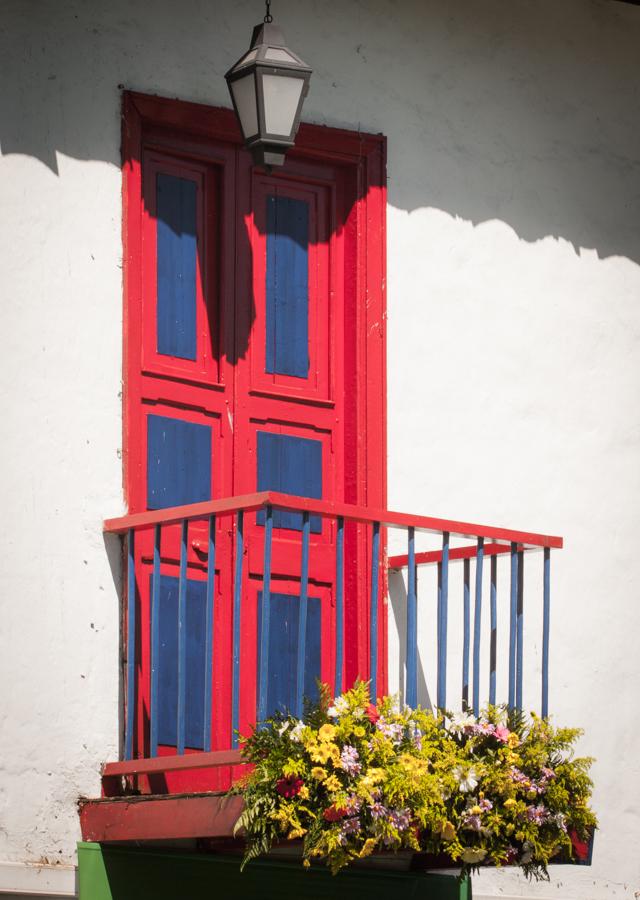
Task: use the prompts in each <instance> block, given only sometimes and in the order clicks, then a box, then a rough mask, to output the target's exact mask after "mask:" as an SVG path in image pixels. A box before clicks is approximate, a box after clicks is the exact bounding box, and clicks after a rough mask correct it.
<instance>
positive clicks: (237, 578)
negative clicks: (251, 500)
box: [231, 509, 244, 750]
mask: <svg viewBox="0 0 640 900" xmlns="http://www.w3.org/2000/svg"><path fill="white" fill-rule="evenodd" d="M243 531H244V511H243V510H241V509H240V510H238V517H237V521H236V566H235V574H234V581H233V675H232V685H231V746H232V747H233V749H234V750H235V749H236V747H237V746H238V728H239V727H240V612H241V609H242V562H243V559H242V557H243V554H244V534H243Z"/></svg>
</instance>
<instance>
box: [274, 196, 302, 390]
mask: <svg viewBox="0 0 640 900" xmlns="http://www.w3.org/2000/svg"><path fill="white" fill-rule="evenodd" d="M308 248H309V204H308V203H307V202H306V201H305V200H296V199H294V198H293V197H283V196H269V197H267V284H266V305H267V309H266V318H267V322H266V341H267V344H266V355H265V358H266V366H265V367H266V371H267V372H269V373H276V374H278V375H292V376H294V377H296V378H307V377H308V376H309V251H308Z"/></svg>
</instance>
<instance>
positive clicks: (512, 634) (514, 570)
mask: <svg viewBox="0 0 640 900" xmlns="http://www.w3.org/2000/svg"><path fill="white" fill-rule="evenodd" d="M509 605H510V616H509V700H508V706H509V709H514V707H515V701H516V640H517V637H516V635H517V632H516V627H517V626H516V619H517V615H518V545H517V544H515V543H512V544H511V591H510V604H509Z"/></svg>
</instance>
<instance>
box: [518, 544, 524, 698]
mask: <svg viewBox="0 0 640 900" xmlns="http://www.w3.org/2000/svg"><path fill="white" fill-rule="evenodd" d="M517 613H518V618H517V621H516V625H517V627H516V709H520V710H521V709H522V679H523V659H524V553H523V552H522V550H521V551H520V552H519V553H518V608H517Z"/></svg>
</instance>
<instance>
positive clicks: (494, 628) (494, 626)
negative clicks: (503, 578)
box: [489, 556, 498, 706]
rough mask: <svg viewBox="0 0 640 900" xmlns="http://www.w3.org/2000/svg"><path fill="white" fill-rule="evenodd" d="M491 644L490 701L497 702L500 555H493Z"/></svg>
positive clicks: (493, 704) (493, 703) (492, 703)
mask: <svg viewBox="0 0 640 900" xmlns="http://www.w3.org/2000/svg"><path fill="white" fill-rule="evenodd" d="M490 603H491V644H490V648H489V703H490V704H491V705H492V706H495V704H496V660H497V654H498V557H497V556H492V557H491V595H490Z"/></svg>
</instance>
